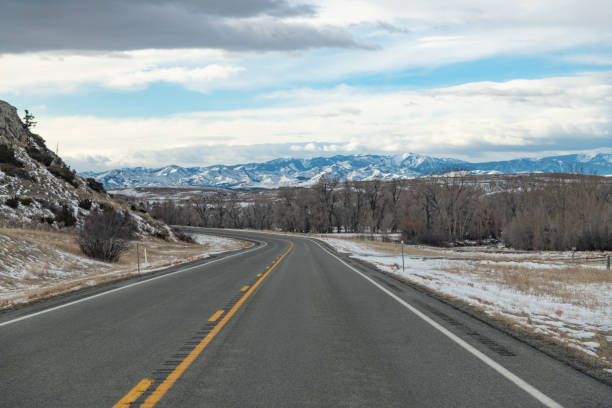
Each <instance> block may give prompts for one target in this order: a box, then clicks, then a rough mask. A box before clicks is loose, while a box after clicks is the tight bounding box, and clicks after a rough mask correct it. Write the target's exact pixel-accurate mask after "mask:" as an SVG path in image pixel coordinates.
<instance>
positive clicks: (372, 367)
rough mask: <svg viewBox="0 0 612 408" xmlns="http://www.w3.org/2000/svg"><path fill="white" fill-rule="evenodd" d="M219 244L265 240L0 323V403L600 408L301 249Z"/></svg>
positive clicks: (589, 382) (320, 252) (478, 336)
mask: <svg viewBox="0 0 612 408" xmlns="http://www.w3.org/2000/svg"><path fill="white" fill-rule="evenodd" d="M223 233H224V234H230V235H234V236H243V237H244V236H246V237H250V238H251V239H256V240H259V241H263V242H265V244H266V245H260V246H258V247H257V248H255V249H252V250H250V252H248V253H244V254H238V255H234V256H232V257H230V258H225V259H221V260H217V261H215V262H213V263H208V264H204V265H201V266H197V267H192V268H191V269H188V270H183V271H180V272H177V273H173V274H168V275H165V276H162V277H158V278H156V279H154V280H150V281H143V282H141V283H140V282H139V283H138V284H136V285H133V284H130V283H129V282H126V283H124V284H122V285H127V286H121V287H120V289H119V290H114V291H113V292H109V293H106V294H102V295H98V296H97V297H94V298H90V299H87V298H85V299H83V300H81V301H79V302H77V303H73V304H67V305H65V306H64V307H61V308H57V309H54V310H50V311H48V312H46V313H42V314H38V315H35V316H32V317H30V318H26V319H22V320H17V321H14V320H13V321H11V319H13V318H14V317H15V316H14V315H12V314H11V313H8V314H5V315H2V316H0V351H1V354H0V364H1V366H2V371H1V372H0V406H2V407H5V406H6V407H39V406H40V407H43V406H44V407H113V406H116V407H130V406H131V407H135V406H143V407H196V406H197V407H200V406H209V407H250V406H257V407H291V406H296V407H298V406H299V407H305V406H315V407H320V406H324V407H327V406H347V407H353V406H354V407H370V406H398V407H400V406H402V407H405V406H439V407H447V406H466V407H467V406H469V407H473V406H482V407H493V406H513V407H514V406H516V407H531V406H533V407H537V406H568V407H570V406H576V407H589V406H593V407H609V406H612V387H610V386H608V385H605V384H602V383H600V382H598V381H596V380H594V379H592V378H590V377H588V376H586V375H584V374H581V373H579V372H577V371H575V370H574V369H572V368H570V367H568V366H566V365H564V364H562V363H559V362H557V361H555V360H553V359H551V358H549V357H548V356H546V355H543V354H542V353H540V352H538V351H536V350H534V349H533V348H531V347H529V346H527V345H525V344H523V343H521V342H519V341H517V340H515V339H513V338H511V337H508V336H506V335H504V334H503V333H500V332H498V331H497V330H495V329H493V328H491V327H489V326H487V325H486V324H483V323H482V322H479V321H477V320H474V319H472V318H470V317H469V316H467V315H465V314H463V313H461V312H459V311H457V310H455V309H453V308H451V307H449V306H447V305H445V304H443V303H440V302H439V301H437V300H435V299H432V298H430V297H428V296H426V295H424V294H422V293H420V292H418V291H415V290H413V289H411V288H410V287H409V286H406V285H402V284H401V283H399V282H397V281H394V280H393V279H390V278H388V277H386V276H385V275H383V274H379V273H377V272H375V271H370V270H365V269H363V268H361V267H359V266H358V265H355V264H347V263H346V262H345V261H344V260H342V259H339V258H337V257H336V256H335V255H334V254H331V253H329V252H328V251H327V250H326V249H325V248H323V247H322V246H320V245H319V244H318V243H316V242H314V241H312V240H308V239H304V238H296V237H283V236H277V235H268V234H260V233H246V232H231V231H224V232H223ZM130 285H131V286H130ZM38 307H40V306H38ZM25 312H27V310H25ZM21 313H23V311H22V312H21Z"/></svg>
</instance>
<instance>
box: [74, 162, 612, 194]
mask: <svg viewBox="0 0 612 408" xmlns="http://www.w3.org/2000/svg"><path fill="white" fill-rule="evenodd" d="M454 171H465V172H466V173H467V174H471V175H476V174H514V173H558V172H559V173H587V174H598V175H612V154H608V153H599V154H593V155H583V154H570V155H564V156H551V157H544V158H540V159H530V158H523V159H515V160H507V161H495V162H485V163H472V162H467V161H463V160H457V159H451V158H438V157H432V156H424V155H420V154H414V153H409V154H405V155H402V156H383V155H339V156H332V157H315V158H312V159H275V160H271V161H267V162H264V163H247V164H236V165H231V166H228V165H214V166H207V167H181V166H176V165H170V166H166V167H161V168H156V169H150V168H144V167H133V168H124V169H116V170H109V171H104V172H83V173H81V175H82V176H83V177H93V178H95V179H96V180H97V181H99V182H101V183H103V184H104V186H105V187H106V188H109V189H112V188H127V187H171V186H181V187H218V188H230V189H232V188H233V189H247V188H276V187H283V186H309V185H312V184H314V183H316V181H317V180H318V179H319V178H320V177H322V176H323V175H326V176H329V177H335V178H338V179H339V180H352V181H356V180H373V179H383V180H392V179H398V178H414V177H421V176H427V175H432V174H447V173H451V172H454Z"/></svg>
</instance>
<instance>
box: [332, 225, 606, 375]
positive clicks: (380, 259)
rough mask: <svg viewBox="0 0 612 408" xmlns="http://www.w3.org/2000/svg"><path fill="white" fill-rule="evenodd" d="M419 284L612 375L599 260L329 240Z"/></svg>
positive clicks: (578, 255) (603, 279)
mask: <svg viewBox="0 0 612 408" xmlns="http://www.w3.org/2000/svg"><path fill="white" fill-rule="evenodd" d="M321 239H322V240H323V241H325V242H327V243H328V244H330V245H332V246H333V247H335V248H336V249H338V250H339V251H341V252H347V253H350V254H351V255H350V256H351V257H354V258H358V259H361V260H364V261H367V262H370V263H372V264H374V265H376V266H377V267H378V268H379V269H381V270H383V271H385V272H389V273H393V274H395V275H399V276H400V277H402V278H403V279H407V280H409V281H411V282H413V283H416V284H418V285H422V286H425V287H427V288H430V289H433V290H435V291H436V292H438V293H440V294H442V295H444V296H447V297H452V298H455V299H458V300H461V301H463V302H466V303H468V304H469V305H471V306H473V307H476V308H478V309H480V310H482V311H484V312H485V313H487V314H488V315H490V316H492V317H494V318H497V319H504V320H505V321H510V322H511V323H512V324H513V325H517V326H520V329H522V330H526V331H528V332H533V333H536V334H541V335H544V336H547V337H551V338H554V339H555V340H556V341H558V342H561V343H563V344H565V345H566V346H568V347H572V348H574V349H577V350H580V351H581V352H583V353H585V354H587V355H588V356H591V357H595V358H597V359H598V360H599V361H601V362H603V363H604V365H609V368H612V272H609V271H607V270H606V265H605V256H606V255H609V254H600V253H596V254H593V253H585V252H583V253H576V254H575V258H574V259H573V260H572V254H571V253H566V252H553V251H550V252H526V251H511V250H507V249H499V248H484V247H480V248H478V247H476V248H459V249H457V248H455V249H440V248H432V247H426V246H406V247H405V257H404V265H405V266H404V269H403V270H402V256H401V246H400V245H398V244H390V243H380V242H371V241H357V240H351V239H346V238H345V237H343V238H331V237H329V236H327V237H322V238H321Z"/></svg>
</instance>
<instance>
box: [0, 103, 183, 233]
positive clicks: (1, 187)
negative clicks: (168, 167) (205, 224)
mask: <svg viewBox="0 0 612 408" xmlns="http://www.w3.org/2000/svg"><path fill="white" fill-rule="evenodd" d="M107 207H113V208H114V209H116V210H118V211H126V212H128V213H129V214H130V216H131V217H132V219H133V221H134V224H135V225H136V226H137V234H138V235H140V236H141V237H142V236H145V235H157V236H160V237H167V238H170V239H174V235H173V233H172V230H171V229H170V228H169V227H168V226H167V225H166V224H164V223H162V222H160V221H157V220H154V219H152V218H151V217H149V216H148V214H146V213H144V212H142V211H140V212H139V211H137V210H136V209H131V208H122V207H121V205H120V204H119V203H117V202H115V201H114V200H112V198H111V197H110V196H109V195H108V194H107V193H106V191H105V190H104V187H103V185H102V184H101V183H98V182H96V181H95V180H94V179H88V178H82V177H80V176H79V175H77V174H76V172H74V171H73V170H71V169H70V167H69V166H68V165H66V163H64V161H63V160H62V159H61V158H60V157H59V156H58V155H57V154H55V153H54V152H53V151H51V150H50V149H49V148H48V147H47V146H46V144H45V141H44V139H43V138H42V137H40V136H39V135H37V134H34V133H32V132H31V131H30V129H28V127H27V126H25V125H24V123H23V122H22V121H21V119H20V118H19V115H18V114H17V109H16V108H15V107H13V106H11V105H10V104H8V103H6V102H3V101H0V227H21V228H23V227H25V228H40V227H41V226H43V227H45V228H47V227H46V225H48V226H49V227H48V228H51V229H62V228H70V227H73V226H78V225H79V224H80V223H82V221H83V218H84V217H86V216H87V215H88V214H89V212H90V211H92V210H95V209H99V208H107Z"/></svg>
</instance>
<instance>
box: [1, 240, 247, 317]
mask: <svg viewBox="0 0 612 408" xmlns="http://www.w3.org/2000/svg"><path fill="white" fill-rule="evenodd" d="M192 236H193V238H194V240H195V243H185V242H168V241H162V240H153V239H150V240H148V241H140V242H139V247H140V262H141V268H140V270H141V273H150V272H153V271H156V270H159V269H162V268H166V267H168V266H171V265H174V264H178V263H183V262H189V261H193V260H197V259H203V258H206V257H209V256H211V255H212V254H216V253H220V252H225V251H231V250H235V249H240V248H245V247H247V246H250V245H251V244H250V243H248V242H244V241H239V240H234V239H230V238H222V237H214V236H209V235H201V234H193V235H192ZM137 272H138V271H137V255H136V248H135V243H132V244H131V246H130V249H129V251H128V252H126V253H125V254H123V255H122V256H121V258H120V260H119V262H117V263H107V262H101V261H96V260H93V259H90V258H87V257H86V256H84V255H83V254H82V253H81V251H80V249H79V247H78V244H77V242H76V238H75V236H74V235H71V234H64V233H57V232H46V231H35V230H27V229H9V228H0V309H2V308H6V307H10V306H13V305H15V304H20V303H26V302H29V301H32V300H35V299H39V298H43V297H46V296H50V295H54V294H58V293H62V292H66V291H71V290H77V289H80V288H83V287H87V286H94V285H97V284H99V283H103V282H108V281H111V280H114V279H118V278H124V277H128V276H130V275H134V274H136V273H137Z"/></svg>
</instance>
